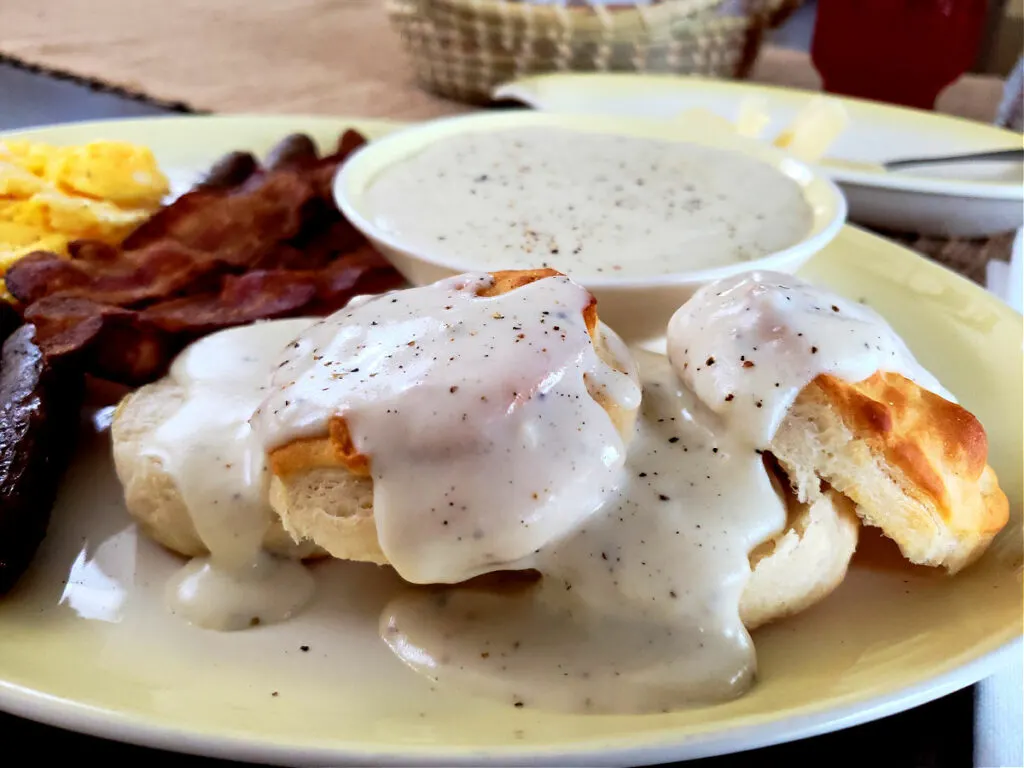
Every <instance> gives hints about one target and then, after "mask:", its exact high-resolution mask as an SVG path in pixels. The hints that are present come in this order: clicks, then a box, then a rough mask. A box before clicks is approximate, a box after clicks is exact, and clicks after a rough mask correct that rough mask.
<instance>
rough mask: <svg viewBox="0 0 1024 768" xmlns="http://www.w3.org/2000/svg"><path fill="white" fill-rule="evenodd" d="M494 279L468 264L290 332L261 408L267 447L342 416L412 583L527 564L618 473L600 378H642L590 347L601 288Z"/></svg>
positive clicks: (384, 533) (618, 392) (318, 431)
mask: <svg viewBox="0 0 1024 768" xmlns="http://www.w3.org/2000/svg"><path fill="white" fill-rule="evenodd" d="M492 285H493V278H492V277H491V276H490V275H487V274H486V273H483V274H468V275H461V276H459V277H455V278H450V279H447V280H442V281H440V282H438V283H435V284H433V285H429V286H425V287H422V288H415V289H410V290H407V291H402V292H401V295H400V296H398V295H384V296H381V297H376V298H373V299H370V300H367V301H365V302H361V303H360V304H359V305H358V306H356V307H354V308H347V309H345V310H342V311H340V312H337V313H335V314H334V315H332V316H331V317H329V318H327V319H326V320H324V321H323V322H321V323H318V324H316V325H314V326H312V327H311V328H310V329H309V330H308V331H306V332H305V333H303V334H302V335H301V336H300V337H299V338H298V339H296V340H295V342H294V343H293V344H292V345H291V347H290V348H289V350H288V355H287V357H286V358H285V359H284V360H283V361H282V362H281V363H280V364H279V366H278V368H277V370H276V371H275V373H274V376H273V380H272V391H271V393H270V394H269V396H268V397H267V399H266V400H265V401H264V402H263V404H262V405H261V406H260V408H259V409H258V410H257V411H256V413H255V414H254V416H253V419H252V424H253V427H254V429H255V431H256V433H257V435H258V438H259V441H260V442H261V444H262V446H263V447H264V448H265V449H266V450H268V451H270V450H272V449H274V448H275V447H278V446H280V445H283V444H286V443H288V442H290V441H292V440H294V439H297V438H302V437H318V436H324V435H326V434H327V432H328V426H329V421H330V419H331V418H332V417H335V416H338V417H343V418H344V419H345V423H346V425H347V427H348V430H349V433H350V435H351V438H352V441H353V443H354V445H355V448H356V449H357V450H358V452H359V453H360V454H362V455H364V456H367V457H369V458H370V468H371V474H372V477H373V483H374V519H375V522H376V527H377V534H378V539H379V541H380V545H381V549H382V550H383V552H384V554H385V555H386V556H387V558H388V560H389V561H390V563H391V564H392V565H393V566H394V568H395V569H396V570H397V571H398V573H399V574H400V575H401V576H402V577H403V578H404V579H405V580H406V581H409V582H413V583H421V584H424V583H433V584H438V583H455V582H460V581H465V580H467V579H470V578H472V577H474V576H477V575H479V574H482V573H486V572H489V571H493V570H497V569H500V568H505V567H510V566H511V567H518V566H516V565H515V564H516V563H519V562H520V561H522V560H523V558H526V557H529V556H531V555H532V554H533V553H534V552H536V551H537V550H538V549H540V548H542V547H543V546H545V545H547V544H548V543H549V542H551V541H554V540H557V539H560V538H561V537H563V536H564V535H566V534H567V533H569V532H570V531H572V530H574V529H575V528H577V527H579V525H580V524H582V523H583V522H584V521H585V520H587V519H588V518H589V517H590V516H591V515H593V514H594V512H596V511H597V510H599V509H600V508H601V507H602V506H603V505H604V503H605V499H606V497H607V496H608V495H609V494H613V493H615V492H616V490H617V488H618V486H619V484H620V483H621V482H622V475H621V473H620V469H621V467H622V464H623V462H624V460H625V449H624V445H623V440H622V438H621V437H620V436H619V434H618V433H617V432H616V430H615V427H614V425H613V424H612V422H611V420H610V419H609V418H608V414H607V413H606V412H605V410H604V409H603V407H602V406H601V405H600V404H599V403H598V402H597V401H596V400H595V399H594V397H593V396H592V395H591V392H595V393H601V395H602V397H605V398H607V399H608V400H610V401H611V402H613V403H615V404H618V405H619V406H621V407H624V408H635V407H636V406H637V405H638V402H639V396H640V390H639V387H638V386H637V385H636V383H635V382H634V380H633V379H632V378H631V377H630V376H629V375H628V374H627V373H623V372H621V371H619V370H616V369H614V368H612V367H611V366H609V365H608V364H607V363H605V362H604V361H602V359H601V358H600V357H599V356H598V354H597V352H596V351H595V347H594V345H593V343H592V341H591V338H590V336H589V334H588V331H587V327H586V323H585V321H584V319H583V311H584V309H585V308H586V307H587V306H588V305H589V304H590V301H591V297H590V294H589V293H588V292H587V291H586V290H585V289H583V288H581V287H580V286H578V285H576V284H575V283H573V282H571V281H570V280H568V279H567V278H564V277H549V278H545V279H542V280H538V281H536V282H533V283H531V284H529V285H526V286H523V287H520V288H517V289H515V290H513V291H510V292H508V293H505V294H503V295H500V296H494V297H482V296H478V295H477V294H478V293H479V292H480V291H482V290H484V289H486V288H489V287H490V286H492Z"/></svg>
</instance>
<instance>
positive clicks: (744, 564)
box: [156, 273, 949, 712]
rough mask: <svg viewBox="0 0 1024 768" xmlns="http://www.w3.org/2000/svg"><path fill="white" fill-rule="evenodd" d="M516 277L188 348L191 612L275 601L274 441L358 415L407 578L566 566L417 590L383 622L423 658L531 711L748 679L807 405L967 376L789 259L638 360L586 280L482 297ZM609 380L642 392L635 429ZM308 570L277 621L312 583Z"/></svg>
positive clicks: (700, 309)
mask: <svg viewBox="0 0 1024 768" xmlns="http://www.w3.org/2000/svg"><path fill="white" fill-rule="evenodd" d="M492 282H493V281H492V278H491V277H489V276H488V275H486V274H484V273H480V274H468V275H461V276H459V277H456V278H451V279H448V280H443V281H441V282H439V283H435V284H434V285H430V286H426V287H423V288H417V289H412V290H408V291H401V292H395V293H392V294H385V295H383V296H379V297H373V298H369V299H365V300H361V301H359V302H355V303H353V304H352V305H350V306H349V307H348V308H346V309H344V310H341V311H340V312H338V313H335V314H334V315H332V316H331V317H329V318H326V319H325V320H323V321H321V322H318V323H315V324H313V325H310V326H308V327H302V328H300V327H297V326H288V325H287V324H274V323H267V324H263V325H261V326H253V327H251V328H250V329H240V330H239V331H237V332H234V333H235V335H233V336H232V335H231V333H228V334H218V335H216V336H212V337H209V339H207V340H206V341H204V342H200V343H199V344H196V345H194V346H193V347H190V348H189V350H187V351H186V353H184V354H183V355H182V356H181V358H179V360H178V361H176V363H175V366H174V368H173V369H172V372H171V375H172V377H173V378H174V379H175V380H177V381H179V382H181V383H183V384H185V385H186V386H187V387H188V391H189V398H188V399H187V400H186V401H185V404H184V405H183V406H182V409H181V410H180V411H179V412H178V413H177V414H176V415H175V417H174V418H172V419H171V420H170V421H168V423H167V424H166V425H165V426H164V427H163V428H161V430H160V431H159V432H158V438H159V439H158V440H157V441H156V442H157V443H159V445H160V446H162V448H161V450H160V451H159V455H161V456H162V457H163V458H164V460H165V461H170V462H171V466H172V467H173V470H174V472H175V476H176V477H178V478H185V479H191V482H186V483H184V485H183V486H182V491H183V494H184V495H186V501H187V503H189V507H190V509H196V510H200V509H201V510H205V511H204V513H203V514H202V515H196V526H197V529H198V530H199V531H200V535H202V536H203V540H204V541H206V542H207V543H208V545H209V547H210V549H211V552H212V553H213V554H212V556H211V558H210V559H209V561H208V562H207V561H199V562H197V563H196V564H195V566H194V567H192V568H190V569H189V570H187V571H186V572H185V573H184V574H183V576H182V577H180V578H179V579H178V580H177V582H176V592H175V593H174V594H175V598H174V599H175V600H176V604H178V605H179V606H183V607H182V610H187V611H191V612H192V615H193V616H195V615H197V614H201V613H202V611H201V609H200V608H199V607H198V606H199V605H200V604H201V603H203V600H205V599H206V598H203V599H196V600H194V601H192V602H189V600H188V599H187V598H186V596H185V594H186V593H187V592H188V591H189V590H190V589H192V587H193V586H195V585H198V586H197V587H196V594H197V595H200V596H201V597H202V596H203V595H204V594H205V595H209V594H214V595H217V596H224V595H228V596H230V597H229V600H228V601H229V602H230V601H234V603H235V604H237V605H241V606H244V608H245V610H244V611H243V612H242V613H241V614H239V615H242V616H244V615H247V613H246V612H253V610H254V609H253V608H252V605H253V604H252V603H250V602H249V601H250V599H254V600H256V603H255V604H257V605H261V606H264V608H262V609H260V610H264V611H266V610H267V609H266V608H265V606H266V605H268V603H265V602H260V601H261V600H263V599H264V598H256V597H254V596H257V595H259V594H260V591H259V589H252V590H250V589H249V587H250V585H252V584H255V583H256V582H255V581H253V580H252V578H253V577H252V576H251V574H253V573H258V572H259V570H260V568H261V567H262V565H261V564H260V559H261V558H260V556H259V552H260V542H261V540H262V536H263V533H264V532H265V530H266V525H267V522H268V520H269V510H268V508H267V506H266V502H265V501H264V499H265V494H266V488H265V480H264V479H263V478H264V473H265V471H264V467H263V459H262V456H263V455H264V452H265V451H269V450H272V449H273V448H275V447H277V446H280V445H283V444H285V443H287V442H289V441H291V440H294V439H297V438H302V437H308V436H321V435H324V434H326V432H327V430H328V426H329V422H330V420H331V418H332V417H334V416H341V417H344V419H345V420H346V423H347V425H348V427H349V431H350V434H351V436H352V439H353V442H354V444H355V447H356V449H357V450H358V451H359V452H360V453H362V454H364V455H366V456H367V457H369V459H370V466H371V472H372V476H373V481H374V517H375V521H376V525H377V532H378V538H379V540H380V543H381V547H382V549H383V551H384V553H385V555H386V556H387V557H388V559H389V561H390V562H391V563H392V564H393V565H394V567H395V569H396V570H397V571H398V572H399V574H400V575H402V576H403V577H404V578H405V579H406V580H407V581H409V582H412V583H414V584H435V585H436V584H453V583H457V582H462V581H466V580H468V579H470V578H473V577H475V576H478V575H481V574H486V573H489V572H494V571H501V570H517V569H518V570H522V569H535V570H537V571H539V572H540V573H541V574H542V578H541V580H540V582H539V583H537V584H533V585H528V586H521V585H520V586H518V587H516V588H514V589H493V588H481V587H480V586H479V585H477V586H457V587H450V588H442V587H431V588H428V589H419V588H414V587H410V588H409V590H408V592H406V593H405V594H403V595H400V596H399V597H398V598H396V599H395V600H394V601H393V602H392V603H391V604H390V605H389V606H388V607H387V608H386V609H385V611H384V613H383V615H382V617H381V625H380V631H381V635H382V637H383V639H384V640H385V641H386V642H387V643H388V645H389V646H390V647H391V649H392V650H393V652H394V653H395V654H396V655H397V656H398V657H399V658H400V659H402V660H403V661H404V662H405V663H406V664H408V665H409V666H410V667H412V668H414V669H416V670H417V671H419V672H421V673H422V674H424V675H427V676H429V677H431V678H434V679H436V680H438V681H440V682H442V683H452V684H456V683H457V684H461V685H464V686H467V687H469V688H471V689H475V690H481V691H487V692H490V693H491V694H494V695H498V696H500V697H502V698H504V699H505V700H507V701H509V702H511V703H512V704H514V705H515V706H520V707H521V706H536V707H546V708H559V709H570V710H575V711H589V712H652V711H664V710H671V709H675V708H678V707H680V706H685V705H689V704H695V703H709V702H714V701H721V700H725V699H728V698H732V697H735V696H738V695H740V694H741V693H742V692H743V691H744V690H746V688H747V687H748V686H749V685H750V684H751V683H752V681H753V679H754V676H755V671H756V660H755V655H754V649H753V644H752V642H751V639H750V637H749V635H748V634H747V632H746V630H745V628H744V627H743V624H742V622H741V620H740V616H739V603H740V598H741V595H742V593H743V590H744V589H745V587H746V584H747V581H748V578H749V575H750V567H749V561H748V554H749V552H750V551H751V550H752V549H753V548H755V547H756V546H757V545H758V544H760V543H762V542H764V541H765V540H767V539H769V538H771V537H772V536H774V535H777V534H778V533H780V532H781V531H782V530H783V529H784V527H785V524H786V508H785V503H784V502H783V500H782V499H780V498H779V496H778V495H777V492H776V491H775V489H774V488H773V485H772V480H771V478H770V476H769V473H768V471H767V470H766V469H765V466H764V464H763V462H762V457H761V455H760V454H761V449H762V448H763V447H765V446H766V445H767V443H768V442H770V439H771V437H772V434H773V432H774V430H775V428H776V427H777V426H778V423H779V421H780V420H781V418H782V415H783V414H784V412H785V409H786V408H787V407H788V406H789V404H791V403H792V401H793V398H794V397H795V396H796V394H797V392H799V390H800V389H801V388H802V387H803V386H805V385H806V384H808V383H809V382H810V381H812V380H813V379H814V377H815V376H817V375H819V374H820V373H826V372H827V373H832V374H834V375H836V376H841V377H844V378H848V379H851V380H859V379H863V378H865V377H867V376H869V375H871V374H872V373H874V372H875V371H876V370H884V371H895V372H899V373H903V374H904V375H907V376H909V377H910V378H913V379H914V380H916V381H918V382H919V383H920V384H921V385H922V386H925V387H927V388H929V389H932V390H933V391H936V392H938V393H940V394H943V395H944V396H947V397H948V396H949V395H948V393H945V391H944V390H942V388H941V387H940V386H939V384H938V383H937V382H936V381H935V379H934V378H933V377H931V376H930V374H928V372H927V371H925V370H924V369H923V368H921V366H920V365H918V364H917V362H916V361H915V360H914V358H913V356H912V355H911V354H910V352H909V350H907V348H906V346H905V345H904V344H903V342H902V341H901V340H900V339H899V337H898V336H896V334H895V333H894V332H893V331H892V330H891V329H890V328H889V327H888V325H887V324H886V323H885V321H884V320H883V319H882V318H881V317H880V316H879V315H877V314H876V313H874V312H873V311H872V310H869V309H868V308H866V307H863V306H861V305H859V304H857V303H855V302H850V301H847V300H844V299H842V298H841V297H838V296H835V295H833V294H831V293H829V292H827V291H823V290H820V289H817V288H813V287H811V286H808V285H807V284H805V283H803V282H802V281H800V280H798V279H796V278H794V277H791V276H788V275H780V274H775V273H754V274H751V275H747V276H741V277H737V278H729V279H726V280H723V281H720V282H718V283H715V284H713V285H711V286H708V287H707V288H705V289H703V290H701V291H699V292H698V293H697V294H696V295H695V296H694V297H693V299H691V301H690V302H688V303H687V304H686V305H685V306H684V307H682V308H681V309H680V310H679V311H678V312H677V313H676V315H675V317H673V319H672V321H671V324H670V327H669V334H668V348H669V353H670V354H669V356H668V357H665V356H661V355H656V354H653V353H649V352H637V353H635V354H636V355H637V358H636V362H637V363H638V364H639V367H638V368H635V367H634V363H633V362H632V361H630V360H627V358H629V353H628V352H627V351H626V350H625V349H624V348H623V347H622V346H621V342H619V341H618V340H617V337H615V336H614V334H613V333H611V332H610V331H607V330H606V329H605V330H603V333H604V338H605V340H606V345H605V350H607V353H606V354H602V355H599V354H598V353H597V351H596V350H595V347H594V345H593V343H592V341H591V338H590V336H589V334H588V332H587V328H586V325H585V323H584V320H583V314H582V313H583V311H584V309H585V308H586V307H587V305H588V303H589V301H590V296H589V294H588V293H587V292H586V291H585V290H584V289H582V288H581V287H579V286H578V285H576V284H575V283H573V282H571V281H570V280H568V279H566V278H548V279H544V280H541V281H537V282H535V283H532V284H530V285H528V286H525V287H522V288H519V289H517V290H514V291H512V292H509V293H506V294H504V295H501V296H496V297H481V296H478V295H477V292H478V291H479V290H481V289H485V288H487V287H489V286H490V285H492ZM298 331H301V333H299V334H298V335H297V336H296V333H297V332H298ZM293 337H295V338H294V340H292V339H293ZM289 340H292V341H291V342H290V343H288V344H287V348H286V349H285V351H284V352H283V353H281V352H277V350H280V349H281V348H282V346H283V345H285V344H286V342H288V341H289ZM275 353H276V354H275ZM609 356H610V357H611V358H612V359H613V361H615V362H616V364H615V365H614V366H613V365H611V364H609V363H608V362H606V360H607V359H608V358H609ZM239 358H241V359H239ZM712 358H713V359H712ZM748 361H749V362H750V363H752V364H751V365H747V363H748ZM271 370H273V373H272V375H270V374H269V372H270V371H271ZM268 376H269V382H270V383H269V387H268V388H267V389H266V391H264V384H263V382H266V381H267V380H268ZM638 383H639V386H638ZM640 387H642V393H643V397H642V403H641V401H640V391H641V390H640ZM264 395H265V398H264V399H262V402H261V403H260V405H259V407H256V401H258V400H260V399H261V398H263V396H264ZM730 395H731V397H730ZM595 396H600V397H601V398H602V400H603V401H605V402H606V403H610V404H612V405H614V406H616V407H618V408H621V409H624V410H626V411H630V410H632V409H636V408H637V407H638V406H639V408H640V414H639V419H638V422H637V427H636V430H635V434H634V435H633V439H632V440H631V441H629V443H628V446H627V445H626V444H625V442H624V441H623V439H622V438H621V437H620V435H619V433H618V432H617V431H616V429H615V427H614V426H613V423H612V420H611V418H610V417H609V413H608V412H607V411H606V410H605V408H604V406H602V405H601V404H599V403H598V401H597V400H595ZM254 409H255V410H254ZM249 414H252V417H251V419H249V423H250V424H251V426H252V432H251V433H250V432H249V429H248V427H247V426H246V423H245V422H246V419H247V418H248V417H249ZM183 446H184V447H186V448H187V450H182V447H183ZM172 447H174V450H171V449H172ZM168 457H169V458H168ZM257 457H259V458H257ZM222 465H223V466H224V468H225V469H230V470H231V471H229V472H224V471H222V470H221V467H222ZM227 465H230V466H227ZM214 469H215V470H216V471H213V470H214ZM236 494H237V498H236V496H235V495H236ZM263 561H264V562H266V558H263ZM277 567H281V566H280V565H278V566H277ZM295 568H296V569H297V568H298V566H295ZM240 572H241V573H243V574H249V575H247V576H245V577H244V578H243V577H240V576H238V574H239V573H240ZM295 572H300V571H295ZM211 574H212V575H211ZM224 574H228V575H229V576H228V577H225V576H224ZM224 578H229V580H230V582H231V585H230V586H229V587H227V588H225V587H224V586H223V585H222V580H223V579H224ZM288 578H290V576H289V577H288ZM288 578H284V579H282V580H281V583H284V584H287V585H288V586H287V587H286V588H285V589H284V590H283V591H282V592H281V593H280V594H284V595H285V596H286V599H283V600H281V601H279V602H277V600H278V598H277V597H274V598H273V599H272V600H271V601H270V603H269V604H271V605H273V606H275V607H274V609H273V610H271V611H270V615H271V618H274V617H276V618H281V617H283V616H284V615H285V614H286V613H288V612H290V611H292V610H294V609H295V608H296V607H297V606H298V605H299V604H300V603H301V600H300V599H299V598H300V597H301V598H304V597H305V595H306V593H305V592H304V591H303V589H302V588H299V587H297V586H295V585H294V584H291V583H290V582H289V581H288ZM211 585H212V586H211ZM235 585H241V586H240V587H238V588H237V589H236V586H235ZM260 587H261V588H266V589H268V590H271V592H274V591H275V590H277V589H278V578H277V577H276V576H275V578H273V579H266V580H264V581H262V582H260ZM274 593H275V594H277V593H276V592H274ZM218 599H221V597H218ZM218 605H219V607H218V609H217V611H216V613H217V615H219V616H223V615H225V613H224V611H223V608H222V606H223V604H222V603H221V604H218ZM227 615H232V613H231V611H228V612H227ZM257 615H261V616H262V615H263V614H259V613H257Z"/></svg>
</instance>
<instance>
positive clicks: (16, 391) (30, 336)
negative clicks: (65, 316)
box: [0, 324, 84, 594]
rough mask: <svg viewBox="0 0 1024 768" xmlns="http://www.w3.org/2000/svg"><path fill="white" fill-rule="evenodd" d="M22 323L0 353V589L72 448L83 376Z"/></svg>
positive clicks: (22, 555) (27, 545)
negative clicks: (44, 348) (52, 358)
mask: <svg viewBox="0 0 1024 768" xmlns="http://www.w3.org/2000/svg"><path fill="white" fill-rule="evenodd" d="M35 330H36V329H35V326H33V325H31V324H26V325H22V326H21V327H20V328H18V329H17V330H16V331H14V332H13V333H12V334H11V335H10V336H9V337H8V338H7V340H6V341H5V342H4V344H3V349H2V352H0V594H3V593H5V592H7V591H8V590H10V589H11V587H13V586H14V584H15V583H16V582H17V581H18V579H19V578H20V577H21V575H22V574H23V573H24V572H25V570H26V569H27V568H28V566H29V563H31V561H32V558H33V556H34V555H35V553H36V550H37V549H38V548H39V544H40V543H41V542H42V540H43V536H45V534H46V527H47V525H48V524H49V521H50V510H51V508H52V507H53V502H54V499H55V498H56V494H57V486H58V484H59V481H60V478H61V476H62V475H63V473H64V470H65V469H66V467H67V464H68V462H69V460H70V458H71V454H72V451H73V449H74V444H75V437H76V434H77V432H78V413H79V408H80V407H81V403H82V396H83V389H84V387H83V376H82V374H81V372H80V371H79V370H77V369H75V368H71V367H67V366H65V365H63V364H61V363H60V361H57V363H56V364H51V363H50V362H47V360H46V359H45V358H44V357H43V355H42V353H41V352H40V351H39V348H38V347H37V346H36V344H35Z"/></svg>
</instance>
